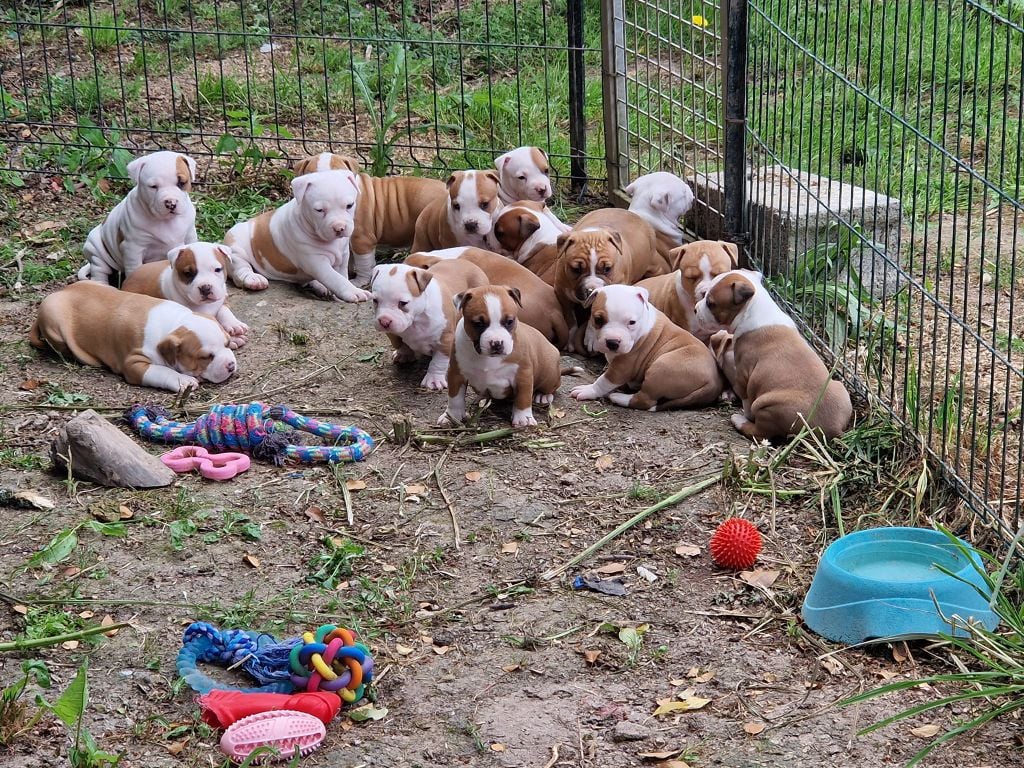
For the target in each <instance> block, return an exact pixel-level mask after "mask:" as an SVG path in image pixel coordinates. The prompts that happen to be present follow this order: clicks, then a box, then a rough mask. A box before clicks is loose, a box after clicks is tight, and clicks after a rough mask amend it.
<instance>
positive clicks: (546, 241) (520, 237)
mask: <svg viewBox="0 0 1024 768" xmlns="http://www.w3.org/2000/svg"><path fill="white" fill-rule="evenodd" d="M563 231H564V230H563V229H562V228H561V227H557V226H555V224H553V223H552V221H551V219H550V218H548V217H547V216H546V215H545V214H544V205H543V204H542V203H532V202H529V201H527V200H520V201H519V202H517V203H512V204H511V205H509V206H507V207H506V208H503V209H502V210H501V211H500V212H499V213H498V214H497V215H496V216H495V218H494V225H493V232H494V241H495V250H496V251H498V252H499V253H502V254H504V255H506V256H511V257H512V258H513V259H515V260H516V261H518V262H519V263H520V264H522V265H523V266H524V267H526V268H527V269H528V270H530V271H531V272H533V274H535V275H537V277H539V278H540V279H541V280H543V281H544V282H545V283H547V284H548V285H552V286H553V285H554V284H555V263H556V262H557V261H558V236H559V235H560V234H562V232H563Z"/></svg>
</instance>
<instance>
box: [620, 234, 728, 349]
mask: <svg viewBox="0 0 1024 768" xmlns="http://www.w3.org/2000/svg"><path fill="white" fill-rule="evenodd" d="M738 256H739V248H738V247H737V245H736V244H735V243H727V242H725V241H724V240H697V241H696V242H693V243H688V244H687V245H682V246H680V247H678V248H673V249H672V251H670V253H669V257H670V259H671V260H672V264H674V265H675V271H674V272H670V273H669V274H667V275H658V276H657V277H649V278H647V279H646V280H641V281H640V282H639V283H637V285H638V286H640V287H642V288H646V289H647V291H648V293H650V295H651V304H653V305H654V306H656V307H657V308H658V309H660V310H661V311H662V312H664V313H665V316H666V317H668V319H669V320H671V321H672V322H673V323H675V324H676V325H678V326H679V327H680V328H682V329H684V330H687V331H689V332H690V333H692V334H693V335H694V336H696V337H697V338H698V339H700V340H701V341H703V342H705V343H707V340H708V338H710V336H711V333H712V332H713V331H714V329H709V328H701V327H698V323H697V316H696V314H695V311H696V310H695V308H696V306H697V301H698V300H700V299H701V298H703V296H704V291H706V290H707V287H708V285H710V284H711V281H712V280H713V279H714V278H715V277H717V276H718V275H720V274H722V273H723V272H728V271H729V270H730V269H736V266H737V258H738Z"/></svg>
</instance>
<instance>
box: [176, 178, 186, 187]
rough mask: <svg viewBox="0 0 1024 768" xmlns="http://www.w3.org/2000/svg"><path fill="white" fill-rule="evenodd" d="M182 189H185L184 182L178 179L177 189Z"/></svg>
mask: <svg viewBox="0 0 1024 768" xmlns="http://www.w3.org/2000/svg"><path fill="white" fill-rule="evenodd" d="M184 188H185V182H184V181H182V180H181V179H178V189H184Z"/></svg>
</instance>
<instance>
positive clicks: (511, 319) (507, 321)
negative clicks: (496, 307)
mask: <svg viewBox="0 0 1024 768" xmlns="http://www.w3.org/2000/svg"><path fill="white" fill-rule="evenodd" d="M515 321H516V319H515V318H514V317H506V318H505V319H504V320H502V321H501V324H502V325H503V326H504V327H505V328H511V327H512V324H513V323H515Z"/></svg>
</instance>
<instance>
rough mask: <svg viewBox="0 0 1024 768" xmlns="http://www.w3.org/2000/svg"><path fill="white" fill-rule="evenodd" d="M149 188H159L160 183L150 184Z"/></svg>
mask: <svg viewBox="0 0 1024 768" xmlns="http://www.w3.org/2000/svg"><path fill="white" fill-rule="evenodd" d="M149 188H150V189H160V185H159V184H150V185H149Z"/></svg>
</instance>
